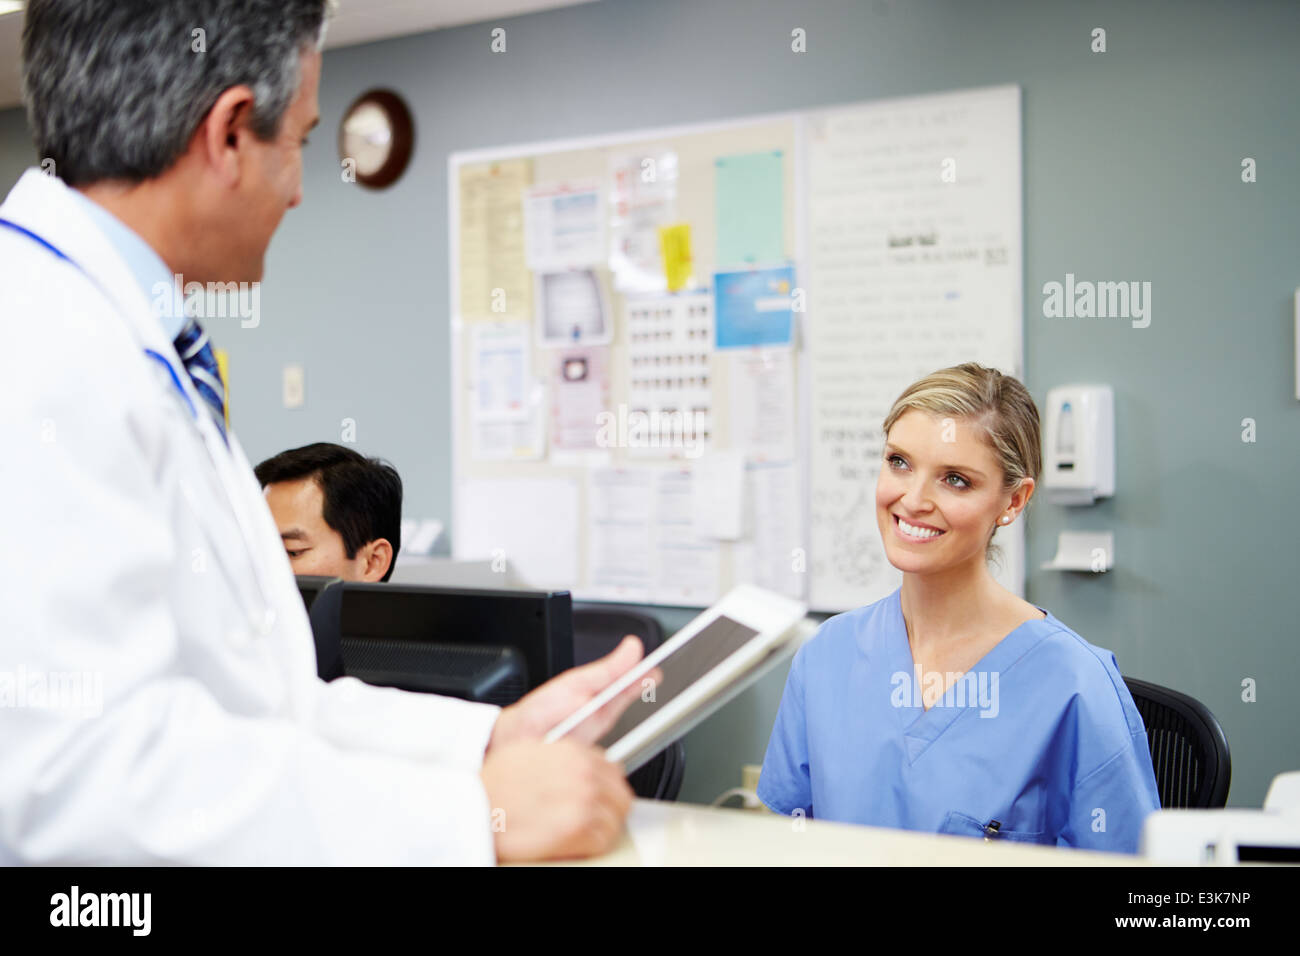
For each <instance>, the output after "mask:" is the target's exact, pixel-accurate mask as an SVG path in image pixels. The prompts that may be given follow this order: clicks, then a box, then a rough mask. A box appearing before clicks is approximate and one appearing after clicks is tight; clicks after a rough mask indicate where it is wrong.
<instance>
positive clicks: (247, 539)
mask: <svg viewBox="0 0 1300 956" xmlns="http://www.w3.org/2000/svg"><path fill="white" fill-rule="evenodd" d="M0 227H4V228H6V229H11V230H13V231H14V232H17V233H19V234H20V235H23V236H26V237H27V238H28V239H30V240H31V241H32V242H35V243H36V244H37V245H39V246H41V247H43V248H44V249H46V250H47V251H48V252H49V253H51V254H52V255H54V256H55V257H57V258H59V259H62V260H63V261H64V262H66V263H67V264H68V265H70V266H72V268H74V269H76V270H77V271H78V272H80V273H81V274H82V275H83V276H85V278H86V279H87V280H88V281H89V282H90V283H91V285H93V286H95V288H96V289H98V290H99V292H100V294H101V295H103V296H104V298H105V299H107V300H108V301H109V302H114V301H115V300H114V298H113V297H112V296H111V295H109V294H108V292H107V291H106V290H105V289H104V288H103V286H101V285H100V284H99V282H98V281H97V280H96V279H95V277H94V276H92V275H91V274H90V273H89V272H87V271H86V270H85V268H83V267H82V265H81V264H80V263H79V262H77V261H76V260H75V259H73V258H72V257H71V256H69V255H68V254H67V253H65V252H64V251H63V250H62V249H60V248H59V247H58V246H56V245H54V243H52V242H50V241H49V240H48V239H46V238H45V237H43V236H40V235H37V234H36V233H34V232H32V231H31V230H30V229H28V228H26V227H25V226H20V225H19V224H18V223H16V222H14V221H13V220H11V219H5V218H4V217H2V216H0ZM117 305H118V308H119V310H120V309H121V304H120V303H117ZM144 354H145V356H146V357H148V358H149V359H151V360H153V361H155V362H158V363H159V364H160V365H162V367H163V368H164V369H166V370H167V373H168V378H169V379H170V380H171V383H172V387H173V388H174V389H175V390H176V393H177V394H178V395H179V396H180V398H181V401H183V402H184V403H185V407H186V408H188V409H189V411H190V417H191V418H192V419H193V421H194V424H195V427H197V428H198V429H199V434H200V435H202V436H203V445H204V447H205V448H206V449H207V452H208V456H209V457H210V458H211V459H212V463H213V466H214V467H215V468H216V469H217V470H218V472H219V473H220V472H223V471H224V470H225V466H226V464H228V463H229V462H226V463H223V462H221V461H219V460H218V457H217V455H216V454H215V453H214V452H213V449H212V442H211V440H210V438H209V437H208V436H207V434H206V432H205V431H204V429H203V425H202V421H201V416H200V415H199V410H198V407H197V406H196V405H195V404H194V400H193V399H192V398H190V396H189V393H188V392H186V391H185V385H184V384H183V383H182V381H181V377H180V373H178V372H177V371H176V366H175V365H173V364H172V363H171V362H170V361H169V360H168V359H167V357H166V356H165V355H163V354H162V353H161V352H158V351H156V350H154V349H151V348H146V349H145V350H144ZM211 428H212V430H213V431H214V432H215V430H216V425H215V424H212V426H211ZM228 450H229V449H228ZM182 484H183V485H184V482H182ZM221 486H222V489H223V490H224V491H225V493H226V499H227V501H228V502H229V504H230V510H231V512H232V513H233V514H234V516H235V522H236V524H238V525H239V532H240V535H241V536H242V537H243V539H244V546H245V548H246V549H247V551H248V553H249V557H250V558H251V559H252V561H253V564H254V573H253V575H252V577H253V584H254V587H256V588H257V591H258V597H259V598H260V599H261V607H260V608H259V609H258V610H257V611H252V610H250V611H249V623H250V624H251V625H252V627H253V629H254V631H256V632H257V633H259V634H261V635H262V636H264V637H265V636H266V635H267V634H269V633H270V632H271V630H272V629H273V628H274V627H275V621H276V612H275V604H274V603H273V602H272V601H271V599H270V597H269V596H268V595H267V591H266V585H265V583H264V582H263V580H262V573H261V571H262V569H261V568H260V566H259V565H260V562H258V560H257V558H256V555H257V537H256V535H254V534H253V533H252V529H251V528H249V526H248V522H247V518H246V516H245V514H244V509H243V507H242V506H241V505H240V503H239V502H238V501H236V500H235V497H234V495H233V494H231V488H230V481H229V480H228V479H227V478H225V477H223V478H222V480H221ZM181 492H182V494H184V495H185V496H186V497H187V498H188V499H189V500H190V501H191V506H192V507H194V508H195V509H196V510H197V509H198V508H200V507H201V506H200V503H199V502H198V501H197V500H195V499H194V494H193V491H192V490H191V489H189V488H188V486H186V487H182V489H181ZM227 578H228V580H229V581H230V585H231V587H233V588H234V589H235V591H236V593H238V592H239V591H240V590H241V588H240V586H239V584H238V582H236V581H235V579H234V576H233V570H231V571H228V572H227Z"/></svg>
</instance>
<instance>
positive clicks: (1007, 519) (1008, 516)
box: [998, 515, 1011, 524]
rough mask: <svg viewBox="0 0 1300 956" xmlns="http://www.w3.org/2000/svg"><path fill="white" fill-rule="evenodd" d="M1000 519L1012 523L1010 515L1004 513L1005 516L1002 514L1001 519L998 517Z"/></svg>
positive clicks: (1005, 522) (1003, 522)
mask: <svg viewBox="0 0 1300 956" xmlns="http://www.w3.org/2000/svg"><path fill="white" fill-rule="evenodd" d="M998 520H999V521H1000V522H1001V523H1002V524H1011V516H1010V515H1003V516H1002V517H1001V518H1000V519H998Z"/></svg>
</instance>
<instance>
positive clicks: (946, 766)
mask: <svg viewBox="0 0 1300 956" xmlns="http://www.w3.org/2000/svg"><path fill="white" fill-rule="evenodd" d="M883 430H884V435H885V445H884V451H883V456H882V458H883V460H882V463H881V470H880V478H879V480H878V482H877V484H876V521H877V524H878V525H879V529H880V535H881V538H882V540H883V542H884V547H885V554H886V556H887V557H888V559H889V562H890V563H891V564H892V565H894V567H896V568H898V569H899V570H900V571H902V572H903V583H902V586H901V587H900V588H899V589H898V590H896V591H895V592H894V593H893V594H890V595H889V596H888V597H886V598H883V599H882V600H879V601H877V602H876V603H874V604H870V605H868V606H866V607H862V608H858V609H857V610H855V611H850V612H848V613H845V614H840V615H837V616H835V617H832V618H830V619H829V620H827V621H826V622H825V623H824V624H823V625H822V626H821V628H820V629H819V630H818V632H817V634H816V636H815V637H814V638H813V639H812V640H810V641H809V642H808V643H807V644H805V645H804V646H803V647H802V648H801V649H800V650H799V652H798V653H797V654H796V655H795V659H794V662H793V664H792V666H791V669H790V676H789V678H788V679H787V681H786V686H785V692H784V694H783V696H782V698H781V706H780V710H779V712H778V713H777V718H776V725H775V726H774V727H773V729H772V736H771V739H770V741H769V742H768V746H767V754H766V756H765V758H764V760H763V772H762V776H761V778H760V780H759V785H758V795H759V798H760V799H761V800H762V801H763V803H764V804H766V805H767V806H768V807H769V808H770V809H772V810H774V811H776V812H778V813H784V814H795V815H800V816H807V817H816V818H819V819H824V820H837V821H842V822H848V823H862V824H869V825H872V826H887V827H899V828H903V829H909V830H925V831H929V832H933V833H953V834H964V835H968V836H974V837H984V838H986V839H989V840H1010V841H1017V842H1024V843H1044V844H1049V845H1059V846H1071V847H1085V848H1089V849H1095V850H1110V851H1117V852H1125V853H1134V852H1136V851H1137V846H1138V835H1139V833H1140V832H1141V828H1142V821H1143V819H1144V818H1145V817H1146V815H1147V814H1149V813H1151V812H1152V811H1154V810H1158V809H1159V808H1160V799H1159V796H1158V795H1157V791H1156V782H1155V775H1154V774H1153V772H1152V769H1151V759H1150V756H1149V751H1148V749H1147V736H1146V730H1145V728H1144V726H1143V724H1142V719H1141V717H1140V715H1139V714H1138V712H1137V709H1136V707H1135V706H1134V704H1133V699H1132V697H1131V696H1130V695H1129V692H1128V689H1127V687H1125V685H1124V681H1123V680H1122V679H1121V677H1120V673H1119V669H1118V667H1117V665H1116V662H1115V656H1114V655H1113V654H1112V653H1111V652H1110V651H1107V650H1104V649H1103V648H1099V647H1095V646H1093V645H1092V644H1089V643H1088V642H1087V641H1085V640H1084V639H1083V638H1082V637H1080V636H1079V635H1078V634H1076V633H1075V632H1074V631H1072V630H1070V628H1068V627H1067V626H1066V625H1064V624H1063V623H1061V622H1060V621H1059V620H1057V619H1056V618H1055V617H1053V616H1052V614H1051V613H1049V612H1048V611H1045V610H1044V609H1042V608H1040V607H1036V606H1034V605H1033V604H1030V603H1028V602H1026V601H1023V600H1021V599H1020V598H1018V597H1016V596H1015V595H1014V594H1012V593H1010V592H1009V591H1007V590H1006V589H1005V588H1003V587H1002V586H1001V585H999V584H998V583H997V581H996V580H995V579H994V577H993V574H992V573H991V572H990V570H989V565H988V557H989V553H990V550H991V548H992V539H993V535H994V532H995V531H996V530H997V529H998V528H999V527H1005V526H1007V525H1009V524H1011V522H1013V521H1014V520H1015V519H1016V517H1017V515H1019V514H1020V513H1021V512H1022V511H1024V509H1025V506H1026V505H1027V504H1028V503H1029V499H1030V497H1031V496H1032V495H1033V492H1034V484H1035V480H1036V479H1037V477H1038V474H1039V470H1040V465H1041V457H1040V451H1039V449H1040V443H1039V425H1038V410H1037V408H1035V406H1034V402H1033V399H1032V398H1031V397H1030V395H1029V393H1028V391H1026V389H1025V387H1024V386H1023V385H1022V384H1021V383H1020V382H1018V381H1017V380H1016V379H1014V378H1011V377H1010V376H1006V375H1003V374H1001V373H1000V372H998V371H996V370H994V369H989V368H984V367H982V366H980V365H976V364H974V363H967V364H965V365H959V366H956V367H954V368H948V369H943V370H941V371H938V372H935V373H934V374H932V375H929V376H926V377H925V378H923V379H921V380H920V381H918V382H916V383H914V384H913V385H911V386H910V387H909V388H908V389H907V390H906V391H904V392H903V394H902V395H901V396H900V397H899V398H898V400H897V401H896V402H895V403H894V406H893V408H892V409H890V412H889V414H888V416H887V417H886V418H885V422H884V429H883Z"/></svg>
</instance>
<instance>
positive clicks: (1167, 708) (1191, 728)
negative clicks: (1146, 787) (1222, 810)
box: [1124, 677, 1232, 810]
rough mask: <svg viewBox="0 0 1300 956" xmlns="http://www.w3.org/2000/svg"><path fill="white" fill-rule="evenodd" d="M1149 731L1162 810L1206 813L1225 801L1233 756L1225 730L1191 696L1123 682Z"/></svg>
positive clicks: (1142, 683) (1138, 682)
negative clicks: (1200, 811)
mask: <svg viewBox="0 0 1300 956" xmlns="http://www.w3.org/2000/svg"><path fill="white" fill-rule="evenodd" d="M1124 683H1125V684H1127V685H1128V690H1129V693H1130V694H1132V695H1133V703H1134V704H1136V705H1137V709H1138V713H1140V714H1141V715H1142V722H1143V723H1144V724H1146V728H1147V744H1148V746H1149V747H1150V749H1151V765H1152V768H1153V769H1154V770H1155V775H1156V786H1157V788H1158V789H1159V791H1160V806H1161V807H1162V808H1164V809H1166V810H1170V809H1187V808H1191V809H1210V808H1217V807H1222V806H1224V805H1225V804H1226V803H1227V802H1228V787H1229V785H1230V784H1231V783H1232V758H1231V756H1230V755H1229V753H1228V738H1227V736H1226V735H1225V734H1224V732H1223V727H1222V726H1221V725H1220V724H1219V721H1218V720H1217V719H1216V718H1215V716H1214V715H1213V714H1212V713H1210V710H1209V708H1208V707H1206V706H1205V705H1204V704H1202V703H1201V702H1200V701H1199V700H1196V699H1195V698H1194V697H1188V696H1187V695H1186V694H1180V693H1179V692H1178V691H1176V690H1170V689H1169V688H1168V687H1161V686H1160V685H1159V684H1149V683H1147V682H1146V681H1142V680H1137V679H1135V678H1132V677H1126V678H1124Z"/></svg>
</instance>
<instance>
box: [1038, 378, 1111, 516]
mask: <svg viewBox="0 0 1300 956" xmlns="http://www.w3.org/2000/svg"><path fill="white" fill-rule="evenodd" d="M1046 413H1047V422H1046V429H1045V431H1044V434H1043V483H1042V492H1043V495H1044V497H1045V498H1046V500H1047V501H1049V502H1052V503H1053V504H1058V505H1090V504H1092V503H1093V502H1095V501H1096V500H1097V499H1098V498H1107V497H1109V496H1111V495H1113V494H1114V493H1115V394H1114V392H1113V391H1112V390H1111V387H1110V386H1109V385H1060V386H1057V387H1056V388H1054V389H1052V390H1051V391H1049V392H1048V393H1047V406H1046Z"/></svg>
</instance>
